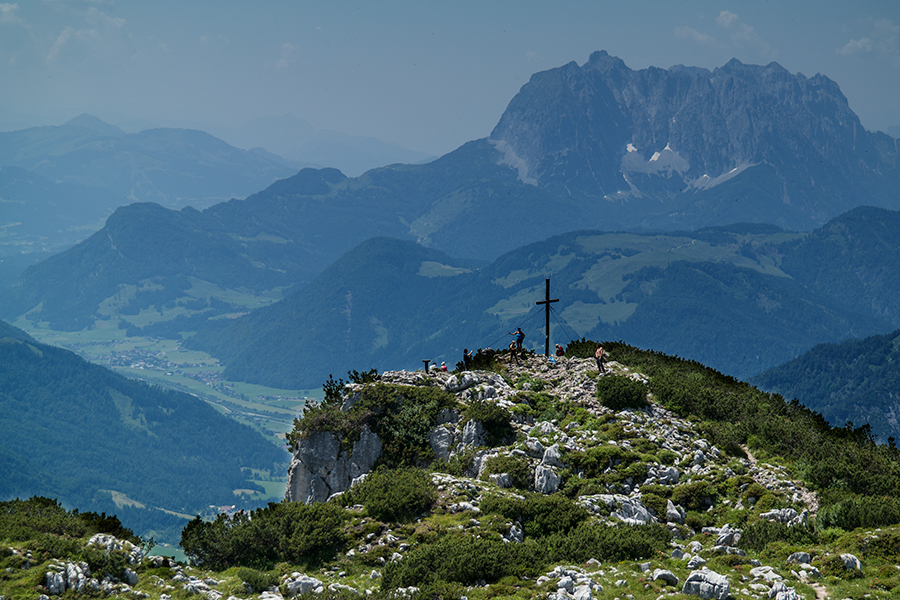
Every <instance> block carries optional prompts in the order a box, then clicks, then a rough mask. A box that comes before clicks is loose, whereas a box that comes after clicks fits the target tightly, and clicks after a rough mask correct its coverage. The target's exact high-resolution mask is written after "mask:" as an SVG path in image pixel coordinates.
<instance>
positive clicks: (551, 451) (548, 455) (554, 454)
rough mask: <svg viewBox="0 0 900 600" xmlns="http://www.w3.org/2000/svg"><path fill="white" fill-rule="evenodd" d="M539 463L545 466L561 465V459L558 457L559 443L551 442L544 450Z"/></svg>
mask: <svg viewBox="0 0 900 600" xmlns="http://www.w3.org/2000/svg"><path fill="white" fill-rule="evenodd" d="M541 464H542V465H544V466H547V467H561V466H563V464H562V461H561V460H560V458H559V444H553V445H552V446H550V447H549V448H547V449H546V450H544V457H543V458H542V459H541Z"/></svg>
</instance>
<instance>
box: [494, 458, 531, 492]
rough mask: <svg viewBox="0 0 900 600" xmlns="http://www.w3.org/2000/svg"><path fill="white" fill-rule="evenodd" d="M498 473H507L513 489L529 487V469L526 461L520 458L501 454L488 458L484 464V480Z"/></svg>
mask: <svg viewBox="0 0 900 600" xmlns="http://www.w3.org/2000/svg"><path fill="white" fill-rule="evenodd" d="M499 473H508V474H509V476H510V478H511V479H512V484H513V486H514V487H517V488H519V489H522V490H524V489H528V488H529V487H531V482H532V475H531V467H529V466H528V460H527V459H525V458H523V457H521V456H514V455H511V454H503V455H497V456H492V457H491V458H489V459H488V460H487V462H486V463H485V464H484V473H483V477H484V479H488V478H489V476H491V475H495V474H499Z"/></svg>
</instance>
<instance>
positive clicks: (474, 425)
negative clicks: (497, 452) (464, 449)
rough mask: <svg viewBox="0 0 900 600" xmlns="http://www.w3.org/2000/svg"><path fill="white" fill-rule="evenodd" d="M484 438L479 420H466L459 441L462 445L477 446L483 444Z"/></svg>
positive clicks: (482, 426) (482, 427)
mask: <svg viewBox="0 0 900 600" xmlns="http://www.w3.org/2000/svg"><path fill="white" fill-rule="evenodd" d="M484 438H485V431H484V425H482V424H481V422H480V421H466V424H465V425H463V431H462V437H461V438H460V440H459V443H460V444H462V445H464V446H475V447H478V446H483V445H484Z"/></svg>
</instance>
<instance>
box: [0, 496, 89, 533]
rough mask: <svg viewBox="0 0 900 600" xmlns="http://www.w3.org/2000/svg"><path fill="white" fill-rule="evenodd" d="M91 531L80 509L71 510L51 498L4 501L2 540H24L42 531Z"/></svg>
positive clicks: (0, 523)
mask: <svg viewBox="0 0 900 600" xmlns="http://www.w3.org/2000/svg"><path fill="white" fill-rule="evenodd" d="M87 532H88V529H87V526H86V525H85V523H84V521H83V520H82V519H81V518H79V517H78V513H77V512H71V513H70V512H68V511H66V509H64V508H63V507H62V505H61V504H60V503H59V502H57V501H56V500H53V499H51V498H44V497H42V496H33V497H31V498H29V499H28V500H19V499H18V498H17V499H15V500H8V501H5V502H0V539H4V540H10V541H13V542H23V541H25V540H28V539H31V538H32V537H34V536H35V535H36V534H39V533H51V534H54V535H57V536H67V537H82V536H83V535H85V534H86V533H87Z"/></svg>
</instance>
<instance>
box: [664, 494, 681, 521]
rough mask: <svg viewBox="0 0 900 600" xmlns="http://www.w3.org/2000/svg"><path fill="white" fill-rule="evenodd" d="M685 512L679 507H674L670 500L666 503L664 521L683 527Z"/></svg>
mask: <svg viewBox="0 0 900 600" xmlns="http://www.w3.org/2000/svg"><path fill="white" fill-rule="evenodd" d="M684 519H685V512H684V509H683V508H681V507H680V506H676V505H675V504H674V503H673V502H672V501H671V500H667V501H666V521H667V522H670V523H678V524H679V525H684Z"/></svg>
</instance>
